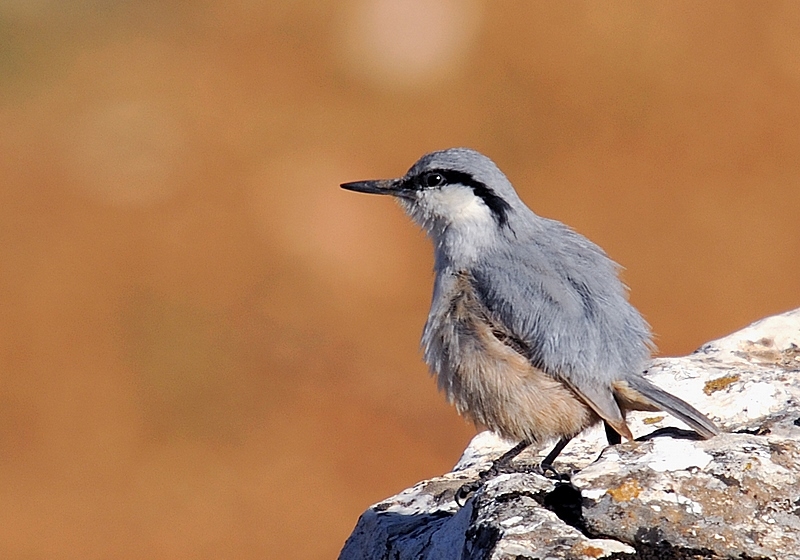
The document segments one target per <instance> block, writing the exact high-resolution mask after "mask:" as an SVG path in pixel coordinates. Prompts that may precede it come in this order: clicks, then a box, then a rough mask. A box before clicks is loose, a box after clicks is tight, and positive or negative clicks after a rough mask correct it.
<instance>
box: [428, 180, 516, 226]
mask: <svg viewBox="0 0 800 560" xmlns="http://www.w3.org/2000/svg"><path fill="white" fill-rule="evenodd" d="M437 175H438V176H440V177H442V179H444V181H443V182H441V183H437V184H435V185H430V184H429V183H428V180H429V179H430V178H432V177H434V176H437ZM417 184H418V185H419V188H422V189H425V188H436V187H440V186H442V185H454V184H459V185H464V186H465V187H470V188H471V189H472V192H474V193H475V196H477V197H478V198H480V199H481V200H483V202H484V204H486V206H487V207H488V208H489V210H490V211H491V212H492V216H493V217H494V219H495V221H496V222H497V225H499V226H501V227H502V226H505V225H507V224H508V213H509V212H510V211H511V205H510V204H509V203H508V202H506V201H505V200H503V198H502V197H500V196H498V195H497V193H495V192H494V190H492V189H491V188H490V187H489V186H487V185H486V183H482V182H481V181H478V180H477V179H475V177H473V176H472V175H471V174H470V173H465V172H463V171H456V170H453V169H431V170H429V171H426V172H425V173H423V174H422V175H420V176H418V178H417Z"/></svg>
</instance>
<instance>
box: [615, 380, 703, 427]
mask: <svg viewBox="0 0 800 560" xmlns="http://www.w3.org/2000/svg"><path fill="white" fill-rule="evenodd" d="M622 384H624V385H627V387H626V388H623V387H621V386H618V385H617V384H615V389H618V390H619V392H618V396H619V397H621V398H622V399H623V400H624V401H628V402H629V403H630V404H632V405H634V406H633V407H631V408H635V405H636V404H643V405H650V407H653V408H656V409H659V410H663V411H665V412H669V413H670V414H672V415H673V416H675V417H677V418H679V419H681V420H682V421H683V422H685V423H686V424H687V425H689V426H690V427H691V428H693V429H694V430H695V431H697V433H699V434H700V435H701V436H703V438H705V439H709V438H711V437H713V436H715V435H717V434H719V428H717V427H716V426H715V425H714V423H713V422H712V421H711V420H709V419H708V417H706V415H705V414H703V413H702V412H700V411H699V410H697V409H696V408H695V407H693V406H692V405H690V404H689V403H687V402H686V401H684V400H682V399H679V398H678V397H676V396H675V395H673V394H671V393H668V392H666V391H664V390H663V389H660V388H659V387H656V386H655V385H653V384H652V383H650V382H649V381H648V380H647V379H645V378H643V377H640V376H638V375H636V376H631V377H629V378H627V379H626V380H625V381H624V382H623V383H622ZM630 389H633V391H635V392H636V393H638V398H636V396H635V395H631V394H630ZM631 397H634V398H631Z"/></svg>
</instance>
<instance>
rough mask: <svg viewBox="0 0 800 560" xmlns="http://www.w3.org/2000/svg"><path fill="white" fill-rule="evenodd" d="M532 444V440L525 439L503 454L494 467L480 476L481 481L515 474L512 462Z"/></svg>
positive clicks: (496, 460)
mask: <svg viewBox="0 0 800 560" xmlns="http://www.w3.org/2000/svg"><path fill="white" fill-rule="evenodd" d="M531 443H533V442H532V441H531V440H528V439H523V440H522V441H521V442H519V443H518V444H517V445H515V446H514V447H512V448H511V449H509V450H508V451H506V452H505V453H503V454H502V455H501V456H500V457H499V458H497V459H495V460H494V462H493V463H492V466H491V467H489V469H488V470H485V471H483V472H482V473H481V474H480V475H478V476H479V477H480V478H481V480H485V479H487V478H494V477H495V476H497V475H499V474H503V473H506V472H513V470H514V469H512V468H511V461H513V460H514V458H515V457H516V456H517V455H519V454H520V453H522V452H523V451H525V449H527V448H528V446H530V444H531Z"/></svg>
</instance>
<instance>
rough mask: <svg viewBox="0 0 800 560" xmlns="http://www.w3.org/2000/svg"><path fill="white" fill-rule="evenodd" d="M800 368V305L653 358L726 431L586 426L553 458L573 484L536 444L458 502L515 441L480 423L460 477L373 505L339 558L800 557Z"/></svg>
mask: <svg viewBox="0 0 800 560" xmlns="http://www.w3.org/2000/svg"><path fill="white" fill-rule="evenodd" d="M798 373H800V309H798V310H795V311H790V312H788V313H784V314H782V315H777V316H774V317H770V318H767V319H764V320H762V321H759V322H757V323H754V324H753V325H751V326H749V327H747V328H745V329H743V330H741V331H739V332H737V333H734V334H732V335H730V336H728V337H725V338H722V339H720V340H717V341H714V342H710V343H708V344H706V345H704V346H702V347H701V348H700V349H699V350H697V351H696V352H695V353H693V354H691V355H689V356H686V357H682V358H660V359H656V360H654V361H653V363H652V365H651V367H650V368H649V370H648V372H647V377H648V378H649V379H650V380H651V381H653V382H654V383H655V384H657V385H659V386H661V387H663V388H664V389H666V390H668V391H670V392H672V393H674V394H676V395H678V396H680V397H681V398H683V399H685V400H686V401H688V402H690V403H692V404H693V405H695V406H696V407H697V408H698V409H700V410H701V411H703V412H705V413H706V414H707V415H708V416H709V417H710V418H712V419H713V420H714V421H715V422H716V423H717V424H718V425H719V426H720V427H721V428H722V429H723V430H724V431H725V432H726V433H724V434H722V435H720V436H717V437H715V438H712V439H710V440H707V441H696V440H690V439H677V438H675V437H655V438H653V439H650V440H648V441H644V442H629V443H623V444H621V445H616V446H607V445H606V444H605V438H604V434H603V432H602V429H594V430H590V431H588V432H587V433H585V434H583V435H581V436H580V437H578V438H575V439H574V440H573V441H572V442H571V443H570V444H569V445H568V446H567V448H566V449H565V450H564V452H563V454H562V455H561V456H560V457H559V459H558V460H557V461H556V468H557V469H558V470H559V472H562V473H569V474H570V477H569V481H556V480H553V479H551V478H545V477H543V476H540V475H538V474H535V473H533V472H530V469H529V468H528V467H530V466H532V465H534V464H536V463H538V462H539V461H540V460H541V459H542V458H543V456H544V454H546V452H547V451H548V450H549V449H548V448H543V449H540V450H534V451H532V452H531V451H529V452H526V454H523V455H521V456H520V457H519V458H518V459H517V460H516V462H515V465H516V466H517V467H518V470H519V471H520V472H518V473H512V474H504V475H501V476H498V477H496V478H494V479H492V480H490V481H488V482H487V483H486V484H485V485H484V486H483V487H482V488H481V489H480V490H478V491H477V492H476V493H475V494H474V495H473V496H472V497H471V498H470V499H469V500H468V501H467V503H466V504H465V505H464V507H459V506H458V505H457V504H456V503H455V501H454V494H455V492H456V490H458V488H459V487H460V486H461V485H462V484H464V483H465V482H469V481H472V480H474V479H475V478H476V477H477V473H478V472H480V471H481V470H484V469H486V468H488V466H489V465H490V464H491V461H492V460H493V459H495V458H496V457H497V456H499V455H500V454H501V453H502V452H504V451H505V450H507V449H509V448H510V447H511V446H512V445H513V444H514V443H515V442H506V441H503V440H501V439H500V438H498V437H497V436H495V435H494V434H491V433H489V432H483V433H481V434H478V435H477V436H476V437H475V438H474V439H473V440H472V442H471V443H470V445H469V447H468V448H467V449H466V450H465V452H464V454H463V456H462V457H461V460H460V461H459V462H458V464H457V465H456V466H455V468H454V470H453V472H450V473H447V474H445V475H443V476H441V477H438V478H435V479H431V480H427V481H424V482H420V483H419V484H417V485H416V486H414V487H413V488H409V489H408V490H405V491H403V492H401V493H400V494H398V495H397V496H394V497H392V498H388V499H386V500H384V501H382V502H380V503H378V504H376V505H374V506H372V507H371V508H369V509H368V510H367V511H366V512H365V513H364V514H363V515H362V516H361V518H360V519H359V521H358V524H357V525H356V528H355V530H354V531H353V533H352V535H351V536H350V538H349V539H348V540H347V542H346V543H345V545H344V548H343V549H342V552H341V555H340V559H343V560H367V559H370V560H371V559H389V558H391V559H398V560H400V559H406V558H407V559H431V560H432V559H440V558H464V559H506V558H508V559H525V558H539V559H557V558H630V559H650V558H653V559H655V558H658V559H669V558H687V559H688V558H703V559H705V558H708V559H712V558H713V559H717V558H742V559H748V558H749V559H754V558H776V559H777V558H780V559H798V560H800V377H799V376H798ZM629 420H630V421H629V424H630V427H631V430H632V431H633V432H634V434H636V435H637V436H641V435H645V434H648V433H651V432H653V431H654V430H655V429H665V428H666V429H669V428H673V429H674V428H683V431H680V430H679V431H678V432H676V433H677V434H678V435H680V434H685V426H682V424H681V423H680V421H678V420H677V419H674V418H672V417H670V416H669V415H666V414H660V413H631V414H630V415H629ZM536 451H538V452H539V453H540V455H539V456H537V455H536Z"/></svg>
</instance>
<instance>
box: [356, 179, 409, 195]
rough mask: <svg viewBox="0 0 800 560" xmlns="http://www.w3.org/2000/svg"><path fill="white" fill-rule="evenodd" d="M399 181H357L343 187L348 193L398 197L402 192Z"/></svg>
mask: <svg viewBox="0 0 800 560" xmlns="http://www.w3.org/2000/svg"><path fill="white" fill-rule="evenodd" d="M400 184H401V183H400V180H399V179H379V180H373V181H355V182H353V183H342V185H341V187H342V188H343V189H347V190H348V191H356V192H362V193H369V194H393V195H397V194H398V191H400V190H401V189H400Z"/></svg>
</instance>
